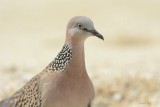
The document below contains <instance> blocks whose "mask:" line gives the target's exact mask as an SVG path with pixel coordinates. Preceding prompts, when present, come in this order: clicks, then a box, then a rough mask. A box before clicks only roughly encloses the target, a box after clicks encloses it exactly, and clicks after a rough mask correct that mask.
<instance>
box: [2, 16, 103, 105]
mask: <svg viewBox="0 0 160 107" xmlns="http://www.w3.org/2000/svg"><path fill="white" fill-rule="evenodd" d="M89 36H96V37H98V38H100V39H102V40H104V38H103V36H102V35H101V34H100V33H98V32H97V31H96V30H95V28H94V25H93V22H92V21H91V19H89V18H88V17H85V16H76V17H73V18H72V19H70V20H69V23H68V25H67V29H66V40H65V44H64V46H63V48H62V50H61V51H60V52H59V54H58V55H57V57H56V58H55V59H54V60H53V61H52V62H51V63H50V64H49V65H48V66H47V67H46V68H45V69H44V70H43V71H42V72H40V73H39V74H38V75H36V76H34V77H33V78H32V79H31V80H30V81H29V82H27V83H26V84H25V85H24V86H23V87H22V88H21V89H20V90H18V91H17V92H16V93H14V94H13V95H12V96H11V97H9V98H7V99H5V100H3V101H1V102H0V107H91V103H92V100H93V99H94V88H93V85H92V82H91V80H90V78H89V76H88V74H87V72H86V67H85V57H84V56H85V55H84V41H85V39H86V38H88V37H89Z"/></svg>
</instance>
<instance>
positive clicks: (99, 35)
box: [83, 28, 104, 40]
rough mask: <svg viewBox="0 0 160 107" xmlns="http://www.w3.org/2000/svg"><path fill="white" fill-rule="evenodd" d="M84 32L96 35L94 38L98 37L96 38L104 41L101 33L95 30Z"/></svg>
mask: <svg viewBox="0 0 160 107" xmlns="http://www.w3.org/2000/svg"><path fill="white" fill-rule="evenodd" d="M83 30H84V31H87V32H90V33H91V34H92V35H94V36H96V37H98V38H100V39H102V40H104V38H103V36H102V35H101V34H100V33H99V32H97V31H96V30H95V29H93V30H88V29H86V28H84V29H83Z"/></svg>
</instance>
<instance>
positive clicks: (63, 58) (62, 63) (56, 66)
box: [50, 44, 72, 71]
mask: <svg viewBox="0 0 160 107" xmlns="http://www.w3.org/2000/svg"><path fill="white" fill-rule="evenodd" d="M71 60H72V50H71V44H65V45H64V46H63V48H62V50H61V51H60V53H59V54H58V55H57V57H56V58H55V59H54V60H53V61H52V62H51V63H50V69H51V70H52V71H64V69H65V68H66V67H67V65H68V64H69V63H70V61H71Z"/></svg>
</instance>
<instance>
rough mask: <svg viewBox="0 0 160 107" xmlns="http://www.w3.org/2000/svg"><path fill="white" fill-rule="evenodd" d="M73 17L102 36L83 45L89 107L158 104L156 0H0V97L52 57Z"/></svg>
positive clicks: (159, 7) (159, 14)
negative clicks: (90, 87) (91, 93)
mask: <svg viewBox="0 0 160 107" xmlns="http://www.w3.org/2000/svg"><path fill="white" fill-rule="evenodd" d="M77 15H84V16H88V17H90V18H91V19H92V20H93V22H94V24H95V27H96V29H97V30H98V31H99V32H100V33H101V34H103V36H104V38H105V41H104V42H103V41H101V40H99V39H97V38H89V39H87V41H86V43H85V54H86V66H87V70H88V73H89V75H90V77H91V79H92V81H93V84H94V86H95V90H96V98H95V101H94V104H93V107H159V106H160V78H159V76H160V1H159V0H132V1H131V0H0V100H2V99H4V98H6V97H8V96H10V95H12V94H13V93H14V92H15V91H16V90H18V89H19V88H20V87H22V86H23V85H24V84H25V83H26V82H27V81H28V80H29V79H31V78H32V77H33V76H34V75H36V74H37V73H38V72H40V71H42V70H43V69H44V68H45V67H46V66H47V65H48V63H49V62H50V61H52V60H53V59H54V57H55V56H56V55H57V54H58V52H59V51H60V49H61V48H62V46H63V43H64V40H65V28H66V24H67V22H68V20H69V19H70V18H71V17H73V16H77Z"/></svg>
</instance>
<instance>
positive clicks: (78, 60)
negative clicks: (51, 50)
mask: <svg viewBox="0 0 160 107" xmlns="http://www.w3.org/2000/svg"><path fill="white" fill-rule="evenodd" d="M69 44H71V51H72V60H71V62H70V64H69V69H72V71H75V72H76V71H78V72H82V71H86V68H85V54H84V41H74V42H72V41H71V42H69ZM79 70H80V71H79Z"/></svg>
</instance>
